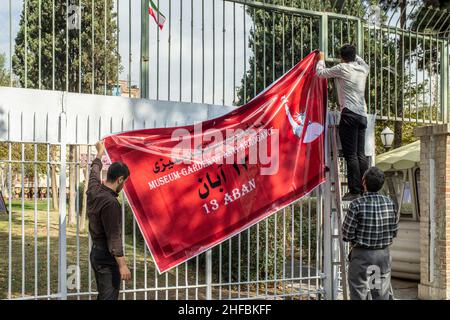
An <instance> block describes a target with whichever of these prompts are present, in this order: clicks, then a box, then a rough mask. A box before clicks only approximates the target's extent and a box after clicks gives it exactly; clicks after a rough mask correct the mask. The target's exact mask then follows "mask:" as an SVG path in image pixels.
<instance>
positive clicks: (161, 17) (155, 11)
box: [148, 0, 166, 30]
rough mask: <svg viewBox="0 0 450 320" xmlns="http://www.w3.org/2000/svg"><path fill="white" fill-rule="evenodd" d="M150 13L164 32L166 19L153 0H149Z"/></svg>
mask: <svg viewBox="0 0 450 320" xmlns="http://www.w3.org/2000/svg"><path fill="white" fill-rule="evenodd" d="M148 13H149V14H150V15H151V16H152V17H153V19H155V22H156V23H157V24H158V27H159V28H160V29H161V30H162V28H163V27H164V23H165V22H166V17H165V16H164V15H163V14H162V13H161V12H159V9H158V7H157V6H156V4H155V3H154V2H153V1H152V0H149V7H148Z"/></svg>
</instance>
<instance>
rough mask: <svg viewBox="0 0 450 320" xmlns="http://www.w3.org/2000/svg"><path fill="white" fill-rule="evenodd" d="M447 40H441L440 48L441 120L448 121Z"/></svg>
mask: <svg viewBox="0 0 450 320" xmlns="http://www.w3.org/2000/svg"><path fill="white" fill-rule="evenodd" d="M448 46H449V41H448V40H444V41H442V50H441V63H440V65H441V68H440V69H441V85H440V87H441V110H442V113H443V115H444V116H443V119H442V120H443V122H449V112H448V106H449V104H448V76H449V74H448V54H449V50H448Z"/></svg>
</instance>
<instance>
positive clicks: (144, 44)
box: [129, 0, 150, 99]
mask: <svg viewBox="0 0 450 320" xmlns="http://www.w3.org/2000/svg"><path fill="white" fill-rule="evenodd" d="M130 6H131V4H130ZM130 19H131V17H130ZM149 28H150V20H149V14H148V1H147V0H141V63H140V66H139V67H140V83H139V86H140V88H141V98H144V99H148V98H149V92H148V91H149V60H150V46H149ZM129 90H130V91H131V89H129Z"/></svg>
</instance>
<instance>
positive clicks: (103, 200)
mask: <svg viewBox="0 0 450 320" xmlns="http://www.w3.org/2000/svg"><path fill="white" fill-rule="evenodd" d="M95 147H96V148H97V157H96V158H95V159H94V161H92V164H91V171H90V174H89V186H88V190H87V215H88V218H89V233H90V235H91V238H92V243H93V244H92V250H91V255H90V259H91V264H92V267H93V269H94V273H95V280H96V282H97V291H98V297H97V299H98V300H117V299H118V298H119V289H120V280H129V279H130V278H131V273H130V270H129V269H128V267H127V264H126V261H125V257H124V254H123V247H122V214H121V212H122V211H121V207H120V203H119V201H118V200H117V197H118V195H119V192H120V191H121V190H122V188H123V185H124V184H125V181H126V180H127V178H128V176H129V175H130V172H129V170H128V167H127V166H126V164H124V163H121V162H114V163H113V164H111V166H110V167H109V168H108V172H107V177H106V181H105V182H104V183H102V182H101V179H100V173H101V170H102V161H101V158H102V156H103V154H104V152H105V147H104V145H103V142H102V141H99V142H97V144H96V146H95Z"/></svg>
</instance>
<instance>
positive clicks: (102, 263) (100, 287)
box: [90, 245, 120, 300]
mask: <svg viewBox="0 0 450 320" xmlns="http://www.w3.org/2000/svg"><path fill="white" fill-rule="evenodd" d="M90 259H91V264H92V268H93V269H94V273H95V280H96V282H97V291H98V296H97V299H98V300H118V299H119V290H120V272H119V266H118V264H117V262H116V260H115V258H114V257H113V256H112V255H111V254H110V253H109V251H108V250H107V249H105V248H102V247H97V246H96V245H93V246H92V250H91V256H90Z"/></svg>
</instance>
